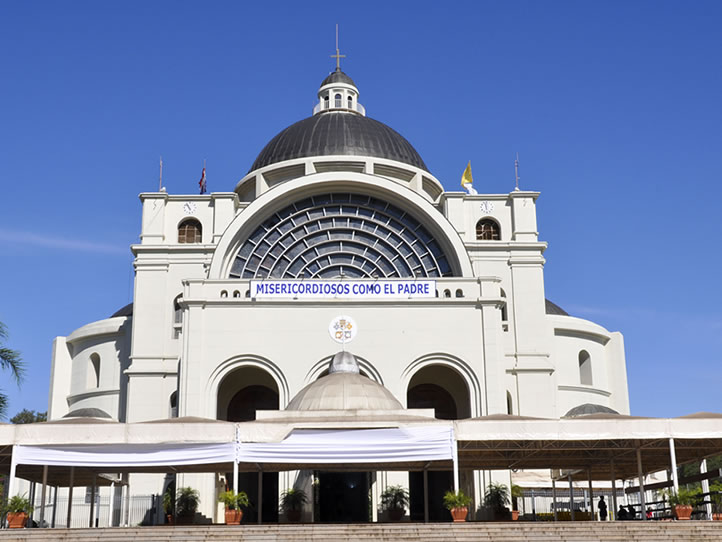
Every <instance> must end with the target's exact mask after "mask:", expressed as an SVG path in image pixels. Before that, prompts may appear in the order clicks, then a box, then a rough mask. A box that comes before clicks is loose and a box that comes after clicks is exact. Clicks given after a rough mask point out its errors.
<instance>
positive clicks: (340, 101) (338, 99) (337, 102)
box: [334, 94, 343, 107]
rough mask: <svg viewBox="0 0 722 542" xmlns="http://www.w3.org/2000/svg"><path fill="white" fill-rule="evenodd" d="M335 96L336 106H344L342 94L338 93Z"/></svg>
mask: <svg viewBox="0 0 722 542" xmlns="http://www.w3.org/2000/svg"><path fill="white" fill-rule="evenodd" d="M334 98H335V100H334V101H335V105H334V107H343V100H342V99H341V95H340V94H336V96H334Z"/></svg>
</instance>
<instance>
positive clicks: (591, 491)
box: [587, 469, 594, 521]
mask: <svg viewBox="0 0 722 542" xmlns="http://www.w3.org/2000/svg"><path fill="white" fill-rule="evenodd" d="M587 480H588V481H589V511H590V512H591V514H592V515H591V517H590V520H591V521H594V488H593V487H592V470H591V469H587Z"/></svg>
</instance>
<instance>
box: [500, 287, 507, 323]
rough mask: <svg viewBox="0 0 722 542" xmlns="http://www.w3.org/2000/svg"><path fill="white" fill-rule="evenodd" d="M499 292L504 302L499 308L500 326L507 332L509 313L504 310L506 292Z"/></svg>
mask: <svg viewBox="0 0 722 542" xmlns="http://www.w3.org/2000/svg"><path fill="white" fill-rule="evenodd" d="M500 292H501V298H502V299H503V300H504V302H503V304H502V306H501V324H502V326H505V327H504V331H509V312H508V310H507V308H506V292H505V291H504V290H503V288H502V289H500Z"/></svg>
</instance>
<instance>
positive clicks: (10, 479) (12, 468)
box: [7, 444, 18, 525]
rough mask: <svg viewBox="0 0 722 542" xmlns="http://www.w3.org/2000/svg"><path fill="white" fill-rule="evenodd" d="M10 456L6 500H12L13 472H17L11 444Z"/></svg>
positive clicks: (13, 489)
mask: <svg viewBox="0 0 722 542" xmlns="http://www.w3.org/2000/svg"><path fill="white" fill-rule="evenodd" d="M10 453H11V454H12V456H11V457H10V474H9V476H8V496H7V498H8V500H10V499H12V498H13V497H14V495H13V491H15V487H14V486H15V471H16V470H17V467H18V464H17V462H16V461H17V460H16V458H15V445H14V444H13V449H12V452H10ZM8 525H9V521H8Z"/></svg>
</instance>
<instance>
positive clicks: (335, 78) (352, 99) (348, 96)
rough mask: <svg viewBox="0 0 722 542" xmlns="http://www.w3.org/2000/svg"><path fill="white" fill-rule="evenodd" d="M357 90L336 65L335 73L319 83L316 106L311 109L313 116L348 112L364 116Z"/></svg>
mask: <svg viewBox="0 0 722 542" xmlns="http://www.w3.org/2000/svg"><path fill="white" fill-rule="evenodd" d="M358 95H359V93H358V88H356V83H354V82H353V79H351V78H350V77H349V76H348V75H346V74H345V73H344V72H342V71H341V67H340V66H339V65H338V63H337V64H336V71H334V72H331V73H330V74H329V75H328V77H326V79H324V80H323V81H322V82H321V87H320V88H319V89H318V104H316V107H314V108H313V114H314V115H318V114H320V113H324V112H326V111H348V112H351V113H356V114H359V115H362V116H364V117H365V116H366V109H365V108H364V106H363V105H361V104H360V103H359V102H358Z"/></svg>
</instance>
